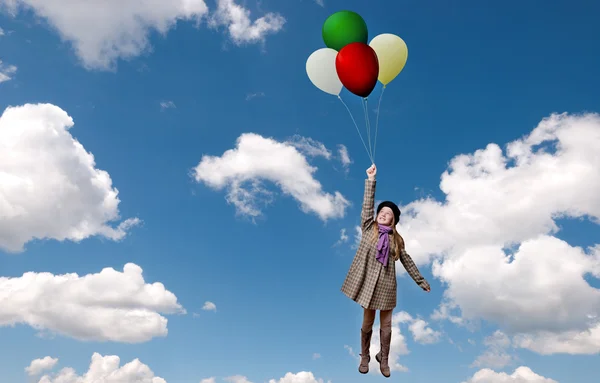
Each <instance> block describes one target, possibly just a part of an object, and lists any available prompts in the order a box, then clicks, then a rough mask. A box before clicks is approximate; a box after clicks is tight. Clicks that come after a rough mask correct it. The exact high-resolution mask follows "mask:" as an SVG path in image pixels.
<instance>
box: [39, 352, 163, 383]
mask: <svg viewBox="0 0 600 383" xmlns="http://www.w3.org/2000/svg"><path fill="white" fill-rule="evenodd" d="M120 364H121V359H120V358H119V357H118V356H116V355H107V356H102V355H100V354H98V353H94V355H93V356H92V362H91V363H90V368H89V370H88V371H87V372H86V373H85V374H83V375H77V372H76V371H75V370H74V369H72V368H70V367H66V368H63V369H62V370H60V371H59V372H58V373H57V374H55V375H53V376H51V375H44V376H42V378H41V379H40V380H39V382H38V383H97V382H102V383H167V381H166V380H164V379H163V378H159V377H157V376H154V372H152V370H151V369H150V367H148V366H147V365H145V364H144V363H142V362H140V360H139V359H134V360H132V361H131V362H129V363H127V364H125V365H123V366H121V367H120Z"/></svg>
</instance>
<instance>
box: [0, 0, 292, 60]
mask: <svg viewBox="0 0 600 383" xmlns="http://www.w3.org/2000/svg"><path fill="white" fill-rule="evenodd" d="M217 4H218V5H217V9H216V10H215V13H214V15H212V16H211V17H210V20H211V21H210V23H211V25H213V26H225V27H227V30H228V32H229V35H230V37H231V39H232V40H233V41H234V42H235V43H236V44H241V43H255V42H262V41H263V40H264V37H265V35H267V34H269V33H274V32H277V31H279V30H281V28H282V26H283V24H284V23H285V19H284V18H283V17H282V16H281V15H279V14H274V13H268V14H267V15H265V16H263V17H261V18H259V19H257V20H255V21H254V22H252V21H251V20H250V17H249V11H248V10H246V9H245V8H243V7H242V6H240V5H237V4H236V3H235V2H234V1H233V0H218V2H217ZM2 5H4V6H6V8H7V9H8V10H9V12H10V13H12V14H13V15H16V14H17V13H18V11H19V9H20V8H23V9H27V10H32V11H33V12H34V13H35V14H36V15H37V16H38V17H41V18H43V19H45V20H46V21H47V22H48V24H50V26H51V27H52V28H53V29H55V30H56V31H57V32H58V34H59V35H60V37H61V39H62V40H63V41H65V42H70V43H71V44H72V46H73V49H74V51H75V53H76V55H77V56H78V57H79V59H80V60H81V62H82V64H83V65H84V66H85V67H86V68H88V69H100V70H110V69H114V67H115V64H116V61H117V60H118V59H131V58H134V57H137V56H139V55H140V54H142V53H144V52H148V51H149V50H151V46H150V42H149V36H150V33H151V32H158V33H160V34H161V35H163V36H164V35H166V34H167V32H168V31H169V30H170V29H172V28H173V27H174V26H175V25H176V24H177V22H178V21H180V20H182V21H195V22H200V21H201V20H202V18H203V17H205V16H207V15H208V13H209V9H208V7H207V5H206V3H205V2H204V0H173V1H160V0H137V1H127V2H115V1H101V2H98V3H97V4H95V5H94V6H93V7H90V6H89V4H88V3H87V2H65V1H63V0H0V6H2Z"/></svg>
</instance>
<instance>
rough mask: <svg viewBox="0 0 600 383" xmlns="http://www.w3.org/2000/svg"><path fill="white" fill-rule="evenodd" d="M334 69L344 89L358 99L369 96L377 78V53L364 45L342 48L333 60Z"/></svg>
mask: <svg viewBox="0 0 600 383" xmlns="http://www.w3.org/2000/svg"><path fill="white" fill-rule="evenodd" d="M335 69H336V70H337V74H338V77H339V78H340V81H341V82H342V84H344V86H345V87H346V89H348V90H349V91H350V92H352V93H354V94H355V95H357V96H360V97H367V96H368V95H370V94H371V92H372V91H373V89H374V88H375V85H377V77H378V76H379V60H378V59H377V53H375V51H374V50H373V48H371V47H370V46H368V45H367V44H365V43H360V42H356V43H350V44H348V45H346V46H344V47H343V48H342V49H340V51H339V52H338V54H337V57H336V58H335Z"/></svg>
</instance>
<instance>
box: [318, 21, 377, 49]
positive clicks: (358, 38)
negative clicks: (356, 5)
mask: <svg viewBox="0 0 600 383" xmlns="http://www.w3.org/2000/svg"><path fill="white" fill-rule="evenodd" d="M368 38H369V32H368V30H367V23H365V20H364V19H363V18H362V17H361V16H360V15H359V14H358V13H355V12H352V11H340V12H336V13H334V14H333V15H331V16H329V17H328V18H327V20H325V23H324V24H323V41H324V42H325V45H326V46H327V47H329V48H331V49H335V50H336V51H339V50H340V49H342V48H343V47H345V46H346V45H348V44H350V43H357V42H358V43H364V44H366V43H367V41H368Z"/></svg>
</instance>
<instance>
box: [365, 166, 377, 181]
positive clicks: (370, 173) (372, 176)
mask: <svg viewBox="0 0 600 383" xmlns="http://www.w3.org/2000/svg"><path fill="white" fill-rule="evenodd" d="M376 174H377V166H375V164H373V165H371V167H370V168H368V169H367V177H369V180H371V181H375V175H376Z"/></svg>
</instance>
